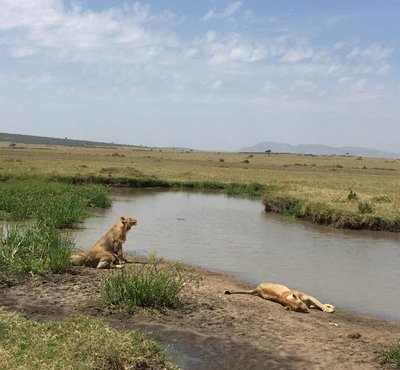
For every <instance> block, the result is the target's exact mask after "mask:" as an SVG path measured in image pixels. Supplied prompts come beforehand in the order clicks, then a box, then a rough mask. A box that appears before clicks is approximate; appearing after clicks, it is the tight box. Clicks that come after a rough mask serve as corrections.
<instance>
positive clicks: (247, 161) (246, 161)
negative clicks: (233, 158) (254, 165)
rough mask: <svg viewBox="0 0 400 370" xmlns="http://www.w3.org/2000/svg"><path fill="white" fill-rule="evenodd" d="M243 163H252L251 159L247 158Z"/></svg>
mask: <svg viewBox="0 0 400 370" xmlns="http://www.w3.org/2000/svg"><path fill="white" fill-rule="evenodd" d="M241 163H250V161H249V160H248V159H245V160H244V161H242V162H241Z"/></svg>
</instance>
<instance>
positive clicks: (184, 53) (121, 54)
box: [0, 0, 400, 153]
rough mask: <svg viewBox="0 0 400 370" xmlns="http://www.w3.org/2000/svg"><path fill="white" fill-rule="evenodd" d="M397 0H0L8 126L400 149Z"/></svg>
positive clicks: (211, 143) (195, 142)
mask: <svg viewBox="0 0 400 370" xmlns="http://www.w3.org/2000/svg"><path fill="white" fill-rule="evenodd" d="M399 19H400V1H399V0H385V1H382V0H350V1H349V0H335V1H331V0H314V1H311V0H302V1H298V0H293V1H290V0H288V1H286V0H279V1H278V0H248V1H244V0H242V1H226V0H218V1H217V0H179V1H178V0H169V1H165V0H154V1H129V0H124V1H118V0H114V1H111V0H80V1H79V0H74V1H61V0H0V132H11V133H20V134H31V135H40V136H53V137H68V138H71V139H84V140H95V141H104V142H115V143H122V144H132V145H147V146H158V147H166V146H168V147H187V148H193V149H204V150H221V151H222V150H223V151H225V150H226V151H231V150H238V149H239V148H241V147H243V146H248V145H255V144H256V143H258V142H260V141H275V142H282V143H288V144H324V145H330V146H361V147H370V148H375V149H381V150H386V151H392V152H397V153H400V21H399Z"/></svg>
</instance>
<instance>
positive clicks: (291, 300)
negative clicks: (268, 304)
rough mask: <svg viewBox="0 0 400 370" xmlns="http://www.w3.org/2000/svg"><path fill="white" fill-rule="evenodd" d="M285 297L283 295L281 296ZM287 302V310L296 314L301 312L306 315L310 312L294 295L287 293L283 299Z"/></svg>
mask: <svg viewBox="0 0 400 370" xmlns="http://www.w3.org/2000/svg"><path fill="white" fill-rule="evenodd" d="M283 295H285V294H283ZM284 298H285V300H286V302H287V306H286V307H287V308H288V309H289V310H291V311H296V312H303V313H308V312H310V310H309V309H308V307H307V305H306V304H305V303H304V302H303V301H302V300H301V299H300V298H299V297H298V296H297V295H296V294H295V293H292V292H290V291H289V292H287V294H286V296H285V297H284Z"/></svg>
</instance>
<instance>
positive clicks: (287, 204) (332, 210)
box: [263, 193, 400, 232]
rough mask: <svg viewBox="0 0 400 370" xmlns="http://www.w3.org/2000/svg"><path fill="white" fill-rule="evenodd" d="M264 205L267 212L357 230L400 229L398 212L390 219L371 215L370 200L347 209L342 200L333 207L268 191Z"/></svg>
mask: <svg viewBox="0 0 400 370" xmlns="http://www.w3.org/2000/svg"><path fill="white" fill-rule="evenodd" d="M348 202H351V200H348ZM263 204H264V206H265V210H266V211H267V212H276V213H281V214H284V215H287V216H293V217H296V218H302V219H305V220H308V221H311V222H314V223H317V224H322V225H330V226H334V227H338V228H344V229H356V230H360V229H368V230H385V231H393V232H399V231H400V215H398V216H397V217H396V216H395V217H393V218H389V217H384V216H380V215H376V214H373V213H372V211H373V209H372V206H371V205H370V204H369V203H361V202H359V203H357V205H356V206H355V207H354V209H349V208H348V207H346V205H345V204H343V203H342V204H338V205H335V206H332V205H330V204H329V203H323V202H316V201H313V200H310V199H304V198H300V197H294V196H290V195H287V194H273V193H272V194H271V193H269V194H264V195H263Z"/></svg>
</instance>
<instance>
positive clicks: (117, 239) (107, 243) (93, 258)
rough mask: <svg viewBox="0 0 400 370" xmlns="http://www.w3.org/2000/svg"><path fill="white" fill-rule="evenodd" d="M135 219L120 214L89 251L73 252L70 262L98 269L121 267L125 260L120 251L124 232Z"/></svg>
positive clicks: (134, 222) (125, 232) (123, 240)
mask: <svg viewBox="0 0 400 370" xmlns="http://www.w3.org/2000/svg"><path fill="white" fill-rule="evenodd" d="M136 224H137V220H136V219H135V218H132V217H126V216H121V217H120V218H119V220H118V222H117V223H116V224H115V225H113V227H112V228H111V229H110V230H109V231H108V232H107V233H106V234H105V235H104V236H102V237H101V238H100V239H99V240H98V241H97V242H96V243H95V244H94V245H93V247H92V248H91V249H90V251H89V252H87V253H86V252H82V253H74V254H72V255H71V263H72V265H74V266H82V265H83V266H90V267H96V268H98V269H103V268H111V267H112V266H115V267H117V268H122V267H123V263H124V262H126V259H125V258H124V255H123V253H122V244H123V243H124V242H125V240H126V234H127V233H128V231H129V230H130V229H131V227H132V226H134V225H136Z"/></svg>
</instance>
